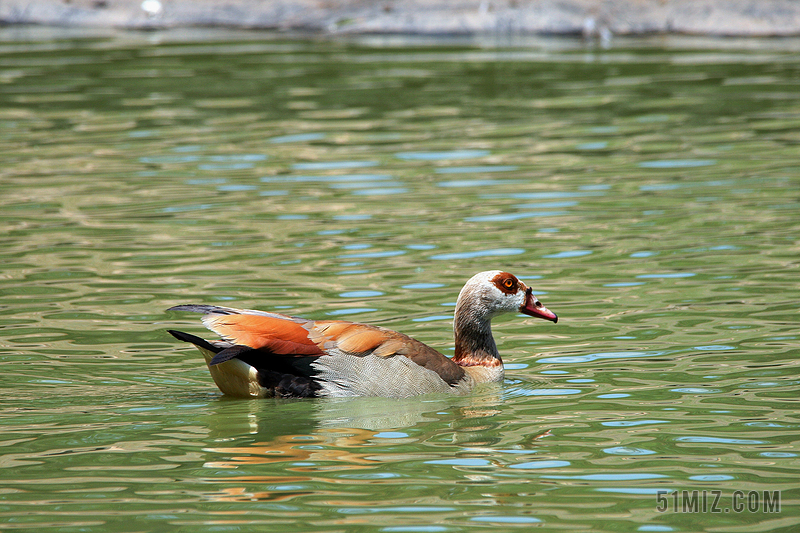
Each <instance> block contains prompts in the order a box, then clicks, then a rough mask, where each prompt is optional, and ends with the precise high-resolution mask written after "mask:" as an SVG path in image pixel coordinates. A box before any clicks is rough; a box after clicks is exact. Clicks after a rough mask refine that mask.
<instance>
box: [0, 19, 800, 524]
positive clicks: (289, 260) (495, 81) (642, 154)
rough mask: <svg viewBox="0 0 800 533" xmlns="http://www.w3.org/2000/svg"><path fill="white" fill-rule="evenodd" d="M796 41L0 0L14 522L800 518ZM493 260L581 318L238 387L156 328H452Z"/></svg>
mask: <svg viewBox="0 0 800 533" xmlns="http://www.w3.org/2000/svg"><path fill="white" fill-rule="evenodd" d="M798 51H800V44H799V43H798V41H796V40H793V39H785V40H780V41H770V40H762V41H747V40H727V41H709V40H705V39H690V38H653V39H651V40H630V41H628V40H624V39H619V40H615V41H613V42H612V46H611V48H609V49H608V50H599V49H595V48H593V47H592V45H591V44H589V43H584V42H582V41H578V40H574V41H573V40H569V39H555V38H553V39H541V40H540V39H530V40H524V39H523V40H520V41H519V42H517V41H509V42H506V43H490V42H484V41H480V40H478V41H469V40H443V41H440V42H430V41H424V42H423V41H416V42H415V41H414V40H408V41H406V42H403V41H402V40H399V39H397V38H392V39H385V40H384V39H381V38H378V37H371V38H363V39H353V40H349V41H346V40H328V41H325V40H317V39H311V40H303V39H292V38H290V37H287V36H274V35H269V34H262V33H248V32H241V33H237V32H226V31H212V30H203V31H200V30H197V31H193V32H187V31H180V32H173V33H153V34H128V33H115V32H107V33H104V32H99V31H98V32H97V33H96V34H92V35H89V36H88V37H87V36H86V34H80V35H75V34H74V33H71V32H69V31H68V30H62V31H61V32H60V31H58V30H48V29H45V28H39V29H36V28H33V29H24V30H23V29H15V28H13V27H12V28H2V29H0V143H2V146H3V149H2V151H1V152H0V157H1V158H2V170H0V172H2V182H1V183H2V190H3V194H2V196H1V197H0V206H2V208H1V209H0V218H2V223H3V227H4V228H5V230H4V232H3V247H2V249H0V257H2V265H3V267H2V276H0V313H1V314H0V361H1V362H2V364H3V367H4V370H5V371H4V372H3V373H2V377H0V380H2V386H1V387H0V391H1V392H0V398H2V406H1V407H0V417H2V425H3V432H2V434H3V435H2V439H0V444H2V452H0V475H1V476H2V484H0V529H1V530H3V531H6V530H8V531H14V530H31V531H33V530H36V531H53V532H77V531H81V532H108V531H134V530H135V531H192V532H197V531H209V532H211V531H215V532H218V531H245V530H254V529H256V530H258V529H265V528H267V529H270V530H272V529H274V528H278V529H279V530H280V531H287V532H288V531H297V532H300V531H315V532H316V531H414V532H428V531H445V532H449V531H464V530H467V529H472V528H481V529H489V530H497V531H507V530H508V529H510V528H517V529H520V528H521V529H526V528H532V527H547V528H550V529H553V530H556V529H558V530H566V531H596V532H600V531H686V532H689V531H692V532H694V531H785V532H789V531H795V530H796V529H797V528H798V527H800V512H798V507H797V505H796V501H797V497H798V492H797V491H798V486H800V483H799V482H798V474H800V467H799V466H798V454H799V453H800V450H798V446H797V435H798V424H799V422H798V416H797V401H798V398H799V397H800V395H799V394H798V393H799V392H800V378H798V363H797V361H798V359H799V358H798V339H800V334H798V332H797V322H798V311H797V309H798V305H797V302H798V301H800V291H798V283H797V280H798V257H799V254H798V252H800V249H799V248H798V237H797V236H798V235H800V216H798V212H799V210H800V165H798V161H800V151H799V150H798V146H800V144H799V143H800V134H798V132H800V90H798V89H799V88H800V87H798V84H799V83H800V59H798V58H800V55H798ZM498 268H499V269H505V270H508V271H511V272H514V273H516V274H517V275H519V276H520V277H521V278H522V279H523V280H525V281H526V283H527V284H529V285H531V286H532V287H533V289H534V291H535V293H536V294H537V295H538V296H539V297H541V298H542V301H543V302H544V303H545V304H546V305H547V306H548V307H549V308H550V309H552V310H553V311H555V312H557V313H558V315H559V317H560V320H559V322H558V324H552V323H549V322H543V321H538V320H533V319H530V318H528V317H524V318H523V317H521V316H518V317H504V318H499V319H497V320H496V321H495V324H494V334H495V338H496V340H497V342H498V345H499V347H500V351H501V353H502V355H503V358H504V360H505V362H506V363H507V368H506V379H505V381H504V382H503V383H502V384H499V385H497V386H487V387H484V388H482V389H480V390H478V391H476V392H475V393H474V394H471V395H469V396H465V397H418V398H409V399H404V400H390V399H382V398H356V399H350V400H301V401H288V400H259V401H247V400H233V399H230V398H225V397H223V396H222V395H221V394H220V393H219V392H218V391H217V389H216V388H215V386H214V384H213V382H212V381H211V379H210V376H209V375H208V370H207V368H206V367H205V365H203V362H202V358H201V357H200V355H199V354H198V353H196V351H195V350H194V349H193V348H191V347H187V346H186V345H182V344H181V343H178V342H177V341H175V340H174V339H172V338H171V337H170V336H169V335H168V334H167V333H166V330H167V329H168V328H178V329H182V330H185V331H190V332H192V333H195V334H201V335H207V337H208V338H211V334H210V333H206V332H204V330H203V327H202V325H201V324H200V322H199V319H198V318H199V317H197V316H186V315H184V314H179V313H171V312H166V311H165V309H167V308H169V307H171V306H173V305H177V304H183V303H207V304H218V305H227V306H233V307H243V308H256V309H264V310H271V311H278V312H283V313H291V314H294V315H301V316H307V317H309V318H332V317H333V318H337V319H343V320H353V321H363V322H368V323H371V324H376V325H380V326H384V327H388V328H391V329H396V330H399V331H402V332H404V333H407V334H409V335H412V336H414V337H416V338H418V339H420V340H422V341H423V342H426V343H428V344H430V345H431V346H433V347H435V348H437V349H438V350H440V351H442V352H443V353H444V354H446V355H452V352H453V349H452V338H451V336H452V333H451V327H452V326H451V321H452V313H453V308H454V306H455V300H456V298H457V295H458V291H459V290H460V288H461V286H462V285H463V283H464V281H466V280H467V279H468V278H469V277H470V276H471V275H472V274H474V273H475V272H478V271H482V270H489V269H498ZM694 490H698V491H704V490H705V491H720V493H721V498H722V501H721V502H720V506H721V508H723V509H726V508H727V509H729V510H730V512H720V513H712V512H692V513H688V512H686V513H685V512H679V511H680V509H675V508H673V505H674V502H680V500H679V498H680V497H682V495H683V494H685V491H694ZM775 490H780V491H781V495H782V503H783V505H782V507H781V509H780V512H777V510H776V509H774V508H767V507H765V506H764V505H760V506H757V508H756V509H753V510H750V509H745V510H744V511H742V510H741V509H739V510H736V509H735V508H734V507H733V503H734V502H733V500H732V498H733V495H734V494H735V493H736V491H742V492H743V493H744V494H745V495H749V494H751V493H756V494H757V495H759V494H760V495H761V498H762V499H761V503H762V504H763V503H764V497H765V492H764V491H775ZM660 491H666V492H667V494H668V495H669V497H668V499H667V504H668V509H667V510H666V511H665V512H659V511H658V510H657V505H658V503H659V500H658V497H659V492H660ZM769 494H770V495H771V492H770V493H769ZM673 495H675V497H674V498H675V499H673ZM276 530H277V529H276Z"/></svg>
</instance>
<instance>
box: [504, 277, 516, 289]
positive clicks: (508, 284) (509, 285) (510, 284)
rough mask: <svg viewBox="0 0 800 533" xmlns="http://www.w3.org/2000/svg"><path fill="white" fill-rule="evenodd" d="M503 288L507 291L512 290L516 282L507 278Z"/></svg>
mask: <svg viewBox="0 0 800 533" xmlns="http://www.w3.org/2000/svg"><path fill="white" fill-rule="evenodd" d="M503 287H505V288H506V289H511V288H513V287H514V280H513V279H509V278H506V279H505V280H504V281H503Z"/></svg>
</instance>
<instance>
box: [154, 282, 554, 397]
mask: <svg viewBox="0 0 800 533" xmlns="http://www.w3.org/2000/svg"><path fill="white" fill-rule="evenodd" d="M169 310H170V311H193V312H196V313H203V315H204V316H203V319H202V320H203V324H205V326H206V327H207V328H208V329H210V330H211V331H213V332H214V333H216V334H218V335H219V336H220V337H222V340H218V341H205V340H203V339H201V338H200V337H196V336H194V335H190V334H188V333H182V332H180V331H173V330H170V331H169V332H170V333H171V334H172V335H173V336H174V337H175V338H176V339H179V340H182V341H185V342H189V343H191V344H194V345H195V346H196V347H197V348H198V349H199V350H200V352H201V353H202V354H203V356H204V357H205V360H206V363H207V364H208V369H209V370H210V371H211V377H213V378H214V382H216V384H217V386H218V387H219V388H220V390H221V391H222V392H223V393H225V394H228V395H231V396H239V397H258V398H263V397H309V396H317V397H320V396H322V397H340V396H387V397H398V398H400V397H408V396H414V395H417V394H425V393H434V392H449V393H456V394H459V393H462V394H463V393H466V392H468V391H470V390H471V389H472V388H473V387H474V386H475V385H477V384H479V383H487V382H496V381H501V380H502V379H503V361H502V359H501V358H500V354H499V353H498V351H497V345H496V344H495V342H494V338H493V337H492V330H491V323H490V322H491V320H492V318H494V317H495V316H497V315H499V314H502V313H515V312H519V313H524V314H526V315H530V316H533V317H537V318H543V319H546V320H551V321H553V322H557V321H558V317H557V316H556V314H555V313H553V312H552V311H550V310H548V309H547V308H546V307H545V306H543V305H542V303H541V302H540V301H539V300H538V299H537V298H536V297H535V296H534V295H533V293H532V291H531V289H530V288H529V287H527V286H526V285H525V284H524V283H523V282H522V281H520V280H519V279H517V278H516V277H515V276H513V275H512V274H509V273H507V272H501V271H499V270H492V271H488V272H481V273H479V274H476V275H474V276H473V277H472V278H471V279H470V280H469V281H467V283H466V285H464V288H463V289H461V293H460V294H459V295H458V302H457V303H456V311H455V320H454V322H453V330H454V332H455V355H454V356H453V358H452V359H449V358H447V357H445V356H444V355H442V354H441V353H439V352H437V351H436V350H434V349H433V348H430V347H429V346H426V345H425V344H423V343H421V342H419V341H418V340H415V339H412V338H411V337H408V336H407V335H403V334H402V333H397V332H395V331H392V330H389V329H385V328H382V327H378V326H368V325H365V324H357V323H354V322H345V321H340V320H307V319H305V318H298V317H292V316H287V315H282V314H279V313H271V312H267V311H253V310H249V309H233V308H229V307H218V306H215V305H178V306H176V307H172V308H170V309H169Z"/></svg>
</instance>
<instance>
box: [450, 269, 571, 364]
mask: <svg viewBox="0 0 800 533" xmlns="http://www.w3.org/2000/svg"><path fill="white" fill-rule="evenodd" d="M503 313H522V314H525V315H528V316H533V317H536V318H542V319H545V320H551V321H553V322H557V321H558V316H556V314H555V313H554V312H552V311H550V310H549V309H548V308H546V307H545V306H544V305H542V302H540V301H539V299H538V298H536V296H534V295H533V290H531V288H530V287H528V286H527V285H525V283H523V282H522V281H520V280H519V279H518V278H517V277H516V276H514V275H513V274H509V273H508V272H503V271H501V270H489V271H487V272H480V273H478V274H475V275H474V276H472V278H470V279H469V281H467V283H466V285H464V288H463V289H461V292H460V293H459V295H458V302H457V303H456V313H455V320H454V321H453V330H454V331H453V332H454V334H455V355H454V357H453V360H454V361H456V362H457V363H459V364H461V365H464V366H472V365H481V366H498V365H500V366H501V365H502V359H501V358H500V353H499V352H498V351H497V345H496V344H495V342H494V338H493V337H492V327H491V321H492V318H494V317H496V316H497V315H501V314H503Z"/></svg>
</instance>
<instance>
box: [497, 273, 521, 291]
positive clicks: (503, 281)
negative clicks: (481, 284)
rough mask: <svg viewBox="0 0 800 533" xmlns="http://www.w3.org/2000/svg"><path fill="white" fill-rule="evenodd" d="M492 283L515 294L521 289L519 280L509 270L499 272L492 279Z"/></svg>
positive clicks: (501, 289)
mask: <svg viewBox="0 0 800 533" xmlns="http://www.w3.org/2000/svg"><path fill="white" fill-rule="evenodd" d="M492 283H493V284H494V286H495V287H497V288H498V289H500V291H502V292H504V293H506V294H514V293H515V292H517V290H518V289H519V280H518V279H517V278H516V277H515V276H514V275H513V274H509V273H508V272H500V273H499V274H497V275H496V276H495V277H494V278H493V279H492Z"/></svg>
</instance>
